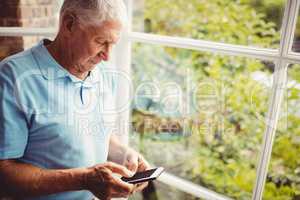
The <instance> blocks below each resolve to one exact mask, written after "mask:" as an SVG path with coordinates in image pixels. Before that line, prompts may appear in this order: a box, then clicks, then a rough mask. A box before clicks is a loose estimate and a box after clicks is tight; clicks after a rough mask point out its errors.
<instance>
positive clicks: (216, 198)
mask: <svg viewBox="0 0 300 200" xmlns="http://www.w3.org/2000/svg"><path fill="white" fill-rule="evenodd" d="M158 181H160V182H162V183H164V184H167V185H169V186H171V187H173V188H176V189H178V190H180V191H182V192H186V193H188V194H191V195H193V196H195V197H198V198H202V199H208V200H231V199H230V198H228V197H226V196H224V195H221V194H218V193H216V192H214V191H212V190H209V189H207V188H205V187H202V186H200V185H197V184H195V183H192V182H190V181H187V180H185V179H182V178H179V177H177V176H174V175H172V174H170V173H167V172H165V173H163V174H162V175H161V176H160V177H159V178H158Z"/></svg>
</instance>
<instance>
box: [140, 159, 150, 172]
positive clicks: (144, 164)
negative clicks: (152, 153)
mask: <svg viewBox="0 0 300 200" xmlns="http://www.w3.org/2000/svg"><path fill="white" fill-rule="evenodd" d="M138 162H139V166H138V171H145V170H147V169H150V168H151V166H150V164H149V163H148V162H147V161H146V160H145V159H144V157H143V156H139V160H138Z"/></svg>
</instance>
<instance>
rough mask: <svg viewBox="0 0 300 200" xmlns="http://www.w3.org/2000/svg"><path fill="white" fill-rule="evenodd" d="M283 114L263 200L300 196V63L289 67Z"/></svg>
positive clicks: (292, 199)
mask: <svg viewBox="0 0 300 200" xmlns="http://www.w3.org/2000/svg"><path fill="white" fill-rule="evenodd" d="M288 75H289V78H288V85H287V87H288V89H287V92H286V95H285V99H284V101H283V106H282V107H283V108H284V109H283V111H284V112H283V114H282V116H281V118H280V121H279V125H278V130H277V132H276V137H275V141H274V145H273V152H272V158H271V162H270V166H269V172H268V177H267V182H266V187H265V192H264V199H266V200H269V199H270V200H276V199H290V200H296V199H300V159H299V155H300V126H299V124H300V65H291V66H290V67H289V70H288Z"/></svg>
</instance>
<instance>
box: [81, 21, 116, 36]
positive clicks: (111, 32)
mask: <svg viewBox="0 0 300 200" xmlns="http://www.w3.org/2000/svg"><path fill="white" fill-rule="evenodd" d="M121 28H122V26H121V23H119V22H117V21H105V22H104V23H102V24H101V25H99V26H98V25H94V26H89V27H88V28H87V29H86V30H87V31H88V33H89V35H90V36H91V37H97V38H103V39H111V40H115V39H116V38H118V37H119V36H120V32H121Z"/></svg>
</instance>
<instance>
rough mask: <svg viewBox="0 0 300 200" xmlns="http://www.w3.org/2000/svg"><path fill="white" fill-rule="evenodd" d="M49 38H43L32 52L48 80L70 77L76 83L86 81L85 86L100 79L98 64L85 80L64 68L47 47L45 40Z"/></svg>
mask: <svg viewBox="0 0 300 200" xmlns="http://www.w3.org/2000/svg"><path fill="white" fill-rule="evenodd" d="M47 41H49V40H46V39H43V40H41V41H40V42H39V44H38V45H37V46H36V47H35V48H33V50H32V53H33V56H34V59H35V60H36V62H37V64H38V66H39V69H40V71H41V74H42V75H43V77H44V78H45V79H47V80H55V79H59V78H65V77H69V78H70V79H71V81H72V82H74V83H84V86H87V87H89V86H92V85H93V84H96V83H97V82H99V81H100V78H101V74H100V70H99V69H98V66H96V67H95V69H93V70H92V71H90V73H89V76H88V77H87V78H86V79H85V80H84V81H83V80H81V79H79V78H77V77H76V76H74V75H72V74H71V73H70V72H68V71H67V70H66V69H65V68H63V67H62V66H61V65H60V64H59V63H57V62H56V60H55V59H54V58H53V57H52V55H51V54H50V53H49V51H48V50H47V48H46V47H45V45H44V44H45V42H47Z"/></svg>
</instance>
